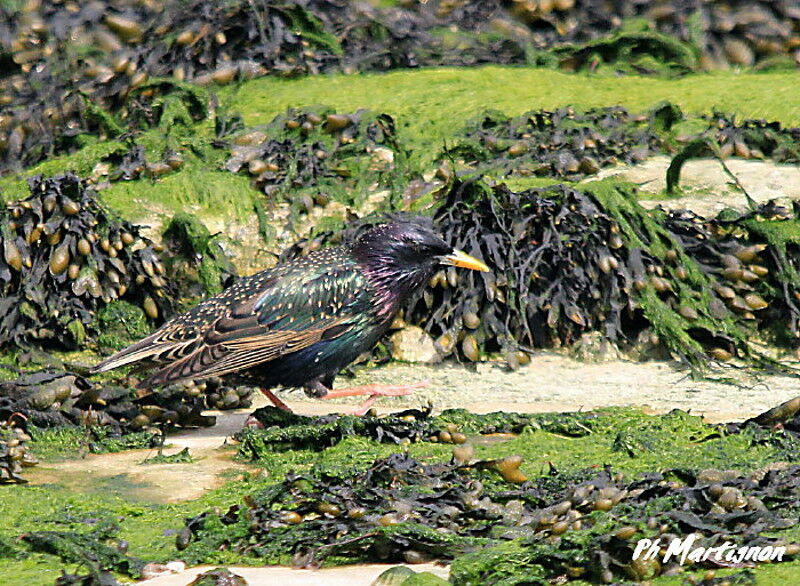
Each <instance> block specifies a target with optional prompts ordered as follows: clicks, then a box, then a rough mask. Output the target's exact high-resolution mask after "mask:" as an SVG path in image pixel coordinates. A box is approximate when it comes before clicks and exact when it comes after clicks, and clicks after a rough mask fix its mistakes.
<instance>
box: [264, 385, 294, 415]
mask: <svg viewBox="0 0 800 586" xmlns="http://www.w3.org/2000/svg"><path fill="white" fill-rule="evenodd" d="M261 392H262V393H264V396H265V397H266V398H267V399H269V402H270V403H272V404H273V405H275V407H277V408H278V409H283V410H284V411H288V412H289V413H291V412H292V410H291V409H290V408H289V405H287V404H286V403H284V402H283V401H281V400H280V399H279V398H278V397H277V396H276V395H275V393H273V392H272V391H270V390H269V389H261Z"/></svg>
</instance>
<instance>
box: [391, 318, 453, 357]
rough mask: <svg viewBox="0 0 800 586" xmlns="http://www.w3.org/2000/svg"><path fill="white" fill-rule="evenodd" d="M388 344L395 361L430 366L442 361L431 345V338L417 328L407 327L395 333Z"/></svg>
mask: <svg viewBox="0 0 800 586" xmlns="http://www.w3.org/2000/svg"><path fill="white" fill-rule="evenodd" d="M389 342H390V343H391V345H392V358H394V359H395V360H402V361H403V362H423V363H428V364H432V363H435V362H439V361H440V360H441V359H442V357H441V356H440V355H439V353H438V352H437V351H436V348H435V347H434V345H433V338H431V337H430V336H429V335H428V334H427V333H425V331H424V330H423V329H422V328H419V327H417V326H407V327H405V328H403V329H402V330H400V331H398V332H395V333H394V334H392V336H391V337H390V338H389Z"/></svg>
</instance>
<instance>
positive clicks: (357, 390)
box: [322, 381, 430, 416]
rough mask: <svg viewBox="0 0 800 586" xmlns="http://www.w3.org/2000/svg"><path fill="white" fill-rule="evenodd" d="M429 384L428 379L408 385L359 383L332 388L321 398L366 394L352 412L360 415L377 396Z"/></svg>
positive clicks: (400, 393) (406, 392)
mask: <svg viewBox="0 0 800 586" xmlns="http://www.w3.org/2000/svg"><path fill="white" fill-rule="evenodd" d="M429 384H430V382H429V381H421V382H418V383H411V384H408V385H378V384H373V385H361V386H359V387H348V388H345V389H332V390H330V391H328V393H327V394H326V395H325V396H323V397H322V398H323V399H337V398H339V397H357V396H359V395H367V400H366V401H364V402H363V403H362V404H361V405H360V406H359V408H358V409H356V410H355V411H354V412H353V415H357V416H362V415H364V414H365V413H366V412H367V411H369V409H370V407H372V404H373V403H375V401H376V400H377V399H378V397H402V396H404V395H410V394H411V393H412V392H413V391H414V390H415V389H422V388H425V387H427V386H428V385H429Z"/></svg>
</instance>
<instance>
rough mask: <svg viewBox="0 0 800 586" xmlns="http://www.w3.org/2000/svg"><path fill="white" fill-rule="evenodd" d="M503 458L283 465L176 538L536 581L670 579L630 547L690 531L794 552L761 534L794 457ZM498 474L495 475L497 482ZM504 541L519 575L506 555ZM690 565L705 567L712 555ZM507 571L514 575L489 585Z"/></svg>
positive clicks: (308, 560)
mask: <svg viewBox="0 0 800 586" xmlns="http://www.w3.org/2000/svg"><path fill="white" fill-rule="evenodd" d="M512 460H514V458H513V457H508V458H505V459H503V460H502V461H499V460H498V461H493V462H483V461H476V460H468V461H466V462H465V461H459V460H458V459H456V458H454V459H453V460H452V461H451V462H449V463H425V462H421V461H418V460H416V459H414V458H413V457H411V456H410V455H408V454H394V455H391V456H389V457H388V458H385V459H380V460H377V461H375V462H374V463H373V464H372V465H371V466H368V467H367V468H365V469H362V470H356V471H352V470H347V471H339V472H337V471H332V470H329V469H325V470H316V471H311V472H309V473H305V474H290V475H288V476H287V477H286V479H285V480H284V481H283V482H280V483H278V484H275V485H271V486H270V487H268V488H266V489H264V490H262V491H260V492H258V493H255V494H251V495H249V496H248V497H246V498H245V500H244V503H243V504H241V505H234V506H233V507H231V508H230V509H229V510H228V511H226V512H222V513H214V512H210V511H209V512H206V513H203V514H201V515H199V516H197V517H195V518H193V519H190V520H189V521H188V522H187V525H186V528H185V529H184V530H183V531H182V532H181V533H180V534H179V537H178V540H179V548H181V549H185V554H184V555H185V556H186V557H187V559H189V560H196V561H201V560H204V559H205V558H206V557H207V556H208V555H210V553H211V552H213V551H215V550H219V549H225V550H231V551H232V552H235V553H237V554H240V555H244V556H246V557H251V558H258V559H262V560H270V561H278V560H285V559H286V557H287V556H292V557H293V560H294V563H295V565H299V566H315V565H319V564H321V563H323V562H324V561H325V560H326V559H329V558H334V559H337V560H339V561H341V560H348V561H372V562H378V561H380V562H419V561H424V560H432V559H452V558H454V557H455V562H454V565H453V571H452V582H453V583H454V584H477V583H480V584H494V583H512V584H517V583H520V584H521V583H531V582H530V579H531V576H535V577H537V579H539V580H540V581H541V583H543V584H544V583H547V581H548V580H552V579H555V578H556V577H559V579H584V580H585V579H590V580H598V581H602V582H606V583H608V582H612V581H614V580H615V579H624V578H629V579H634V580H643V579H648V578H651V577H655V576H658V575H662V574H666V575H669V574H671V573H674V572H676V571H678V570H677V568H679V567H680V559H675V558H673V559H672V560H670V561H668V562H666V563H663V565H662V563H661V562H660V561H656V562H653V561H652V560H648V559H644V560H643V559H641V558H640V559H639V560H634V559H633V555H632V554H633V549H634V545H635V544H636V541H637V540H638V539H640V538H647V539H652V540H655V539H657V538H661V539H662V540H663V541H664V542H669V541H670V540H671V539H672V538H677V537H678V536H680V535H686V534H689V533H693V535H694V538H695V545H696V546H698V547H709V546H712V545H714V544H716V543H717V542H718V541H719V540H720V539H721V538H723V537H724V539H726V540H729V541H731V543H732V544H733V545H734V547H738V546H741V545H743V544H747V545H750V546H752V545H756V546H759V547H761V548H763V549H764V550H767V548H769V549H768V550H767V551H774V548H775V547H776V546H784V547H786V550H785V554H786V557H785V558H784V559H789V558H790V557H792V556H795V555H797V554H798V553H800V547H798V546H797V545H796V544H787V543H786V540H784V539H781V538H780V537H775V536H774V534H775V533H776V532H780V531H784V530H786V529H789V528H791V527H793V526H795V525H796V522H797V521H796V518H794V516H793V512H794V511H796V510H797V509H798V506H799V505H798V503H797V501H796V498H795V497H792V496H788V495H790V494H792V491H793V490H795V489H796V488H793V487H797V486H798V483H799V482H800V467H798V466H789V467H787V468H785V469H783V470H770V471H768V472H766V473H765V474H763V475H760V476H759V477H758V478H756V477H753V476H746V475H741V474H739V473H738V472H734V471H731V472H725V473H723V472H720V471H715V470H704V471H699V472H692V471H686V470H673V471H666V472H664V473H655V472H654V473H650V474H646V475H644V476H641V477H639V478H635V479H628V478H626V477H625V476H624V475H623V474H621V473H615V472H614V471H613V470H611V469H609V468H605V469H601V470H597V469H585V470H579V471H577V472H573V473H560V472H558V471H555V470H553V471H551V473H550V474H548V475H545V476H543V477H541V478H537V479H535V480H526V479H525V478H524V477H522V478H517V477H515V476H512V475H510V474H508V472H507V471H506V468H509V467H512V466H511V465H512V462H511V461H512ZM515 462H516V465H517V466H518V465H519V459H518V458H517V459H516V461H515ZM498 473H499V474H500V475H501V476H502V478H504V479H505V480H503V481H500V480H497V477H496V474H498ZM520 482H521V484H520ZM745 520H746V521H745ZM512 551H513V552H514V553H515V555H514V556H513V559H514V560H515V562H514V563H515V564H520V563H521V564H523V566H524V571H523V572H520V567H519V566H516V567H515V568H513V571H512V568H510V567H509V566H508V565H507V561H508V560H509V559H510V557H509V553H510V552H512ZM470 552H474V553H470ZM754 561H757V560H754ZM487 562H489V563H487ZM699 563H702V564H703V565H706V566H707V567H715V564H716V562H715V561H714V558H713V557H712V558H709V559H708V560H705V561H702V560H701V561H700V562H699ZM724 563H725V562H724V561H723V565H724ZM511 574H513V576H516V577H520V579H521V576H523V575H524V576H525V580H527V581H526V582H515V581H511V582H503V581H502V580H503V579H506V580H511V579H512V576H511ZM535 583H538V582H535Z"/></svg>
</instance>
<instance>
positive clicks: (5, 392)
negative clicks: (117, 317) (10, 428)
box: [0, 370, 253, 462]
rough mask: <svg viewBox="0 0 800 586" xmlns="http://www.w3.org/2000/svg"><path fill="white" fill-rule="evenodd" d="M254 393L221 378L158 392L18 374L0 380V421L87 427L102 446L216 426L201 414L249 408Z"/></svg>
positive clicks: (67, 376)
mask: <svg viewBox="0 0 800 586" xmlns="http://www.w3.org/2000/svg"><path fill="white" fill-rule="evenodd" d="M252 392H253V389H251V388H249V387H237V388H233V387H229V386H226V385H224V384H223V383H222V381H221V380H220V379H219V378H212V379H208V380H206V381H186V382H183V383H180V384H175V385H170V386H168V387H164V388H163V389H160V390H159V391H157V392H156V391H141V390H136V389H135V388H133V387H132V386H131V385H130V384H128V381H124V380H123V381H119V383H110V382H106V383H99V382H92V381H90V380H88V379H86V378H85V377H83V376H80V375H78V374H75V373H71V372H66V371H57V370H52V371H47V370H45V371H40V372H36V373H24V372H20V373H19V374H18V376H17V377H16V378H15V379H14V380H7V381H0V419H2V420H5V419H10V420H11V421H15V418H21V419H24V420H25V421H26V423H27V424H28V425H31V426H33V427H34V428H37V429H46V428H57V427H62V426H83V427H85V428H86V429H88V430H94V431H96V432H97V433H95V435H96V436H97V437H96V438H95V439H97V440H98V441H97V443H98V446H99V445H100V444H102V441H100V440H101V439H106V438H109V437H116V438H121V436H123V435H125V434H129V433H132V432H139V431H144V430H157V429H160V428H171V427H175V426H179V427H208V426H211V425H214V424H215V423H216V417H214V416H213V415H204V414H203V411H205V410H207V409H238V408H246V407H249V406H250V405H251V401H252ZM23 439H24V438H23ZM91 443H92V442H91V440H90V441H89V444H90V445H89V448H90V449H92V445H91ZM17 460H19V458H17ZM23 462H24V460H23Z"/></svg>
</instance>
